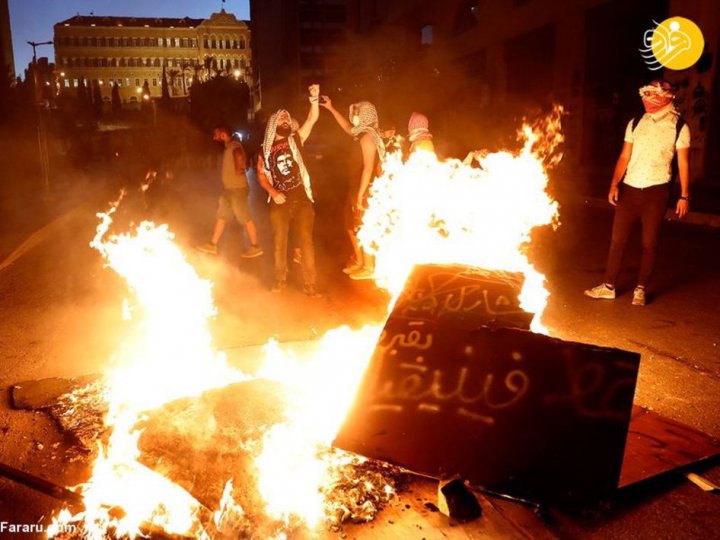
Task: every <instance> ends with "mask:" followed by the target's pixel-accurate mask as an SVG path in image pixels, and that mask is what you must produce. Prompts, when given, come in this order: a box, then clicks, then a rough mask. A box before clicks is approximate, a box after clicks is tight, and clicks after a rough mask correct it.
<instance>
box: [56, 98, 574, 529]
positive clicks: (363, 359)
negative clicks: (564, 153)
mask: <svg viewBox="0 0 720 540" xmlns="http://www.w3.org/2000/svg"><path fill="white" fill-rule="evenodd" d="M559 117H560V111H557V110H556V112H555V114H554V116H552V117H551V118H550V120H548V121H546V122H544V123H543V124H542V125H537V126H535V129H533V128H531V127H530V126H524V128H523V130H522V132H521V135H522V137H523V139H524V145H523V148H522V150H521V151H520V152H518V153H517V154H513V153H511V152H496V153H490V154H485V155H484V156H483V157H482V158H481V159H480V160H479V163H480V165H481V167H480V168H473V167H471V166H469V165H465V164H463V163H462V162H460V161H458V160H447V161H440V160H438V159H437V158H436V157H435V156H434V155H433V154H430V153H426V152H417V153H415V154H414V155H413V156H411V157H410V159H409V160H408V161H407V162H403V161H402V159H401V156H400V155H399V154H398V153H393V154H389V155H388V156H387V157H386V160H385V162H384V163H383V166H384V173H383V175H382V176H381V177H380V178H378V179H376V181H375V182H374V184H373V186H372V189H371V198H370V201H369V208H368V210H367V212H366V214H365V216H364V221H363V226H362V228H361V230H360V232H359V238H360V241H361V243H362V244H363V245H364V246H365V247H366V249H368V250H369V251H370V252H372V253H374V254H375V255H376V281H377V284H378V285H379V286H381V287H383V288H385V289H387V290H388V291H389V292H390V293H391V295H392V296H393V298H395V297H396V296H397V295H398V294H399V292H400V291H401V289H402V287H403V285H404V283H405V280H406V278H407V276H408V275H409V273H410V271H411V270H412V268H413V266H414V265H416V264H422V263H436V264H437V263H439V264H443V263H446V264H453V263H454V264H458V263H460V264H467V265H474V266H479V267H483V268H488V269H496V270H507V271H519V272H522V273H523V274H524V275H525V284H524V288H523V291H522V296H521V304H522V306H523V308H524V309H526V310H527V311H530V312H533V313H535V314H536V318H535V320H534V322H533V328H534V329H536V330H537V329H540V330H542V325H541V322H540V317H541V315H542V312H543V309H544V307H545V304H546V302H547V298H548V293H547V291H546V289H545V287H544V276H543V275H542V274H540V273H539V272H538V271H537V270H536V269H535V268H534V266H533V265H532V264H531V263H530V262H529V261H528V259H527V256H526V246H527V244H528V243H529V241H530V233H531V231H532V229H533V228H534V227H537V226H542V225H548V224H551V223H553V222H554V221H555V220H556V218H557V203H555V202H554V201H552V199H551V198H550V196H549V195H548V194H547V192H546V187H547V183H548V177H547V174H546V172H545V168H544V167H545V166H550V165H553V164H554V163H555V162H556V160H557V159H559V158H558V154H556V153H555V151H554V150H555V146H556V145H557V143H558V142H560V141H561V140H562V137H561V134H560V132H559ZM117 204H119V201H118V203H115V204H114V205H113V207H112V208H111V210H110V211H109V212H107V213H105V214H98V217H99V218H100V220H101V222H100V225H99V226H98V229H97V234H96V236H95V238H94V239H93V241H92V242H91V246H92V247H93V248H95V249H96V250H98V251H99V252H100V254H101V255H102V256H103V258H104V259H105V260H106V262H107V266H109V267H110V268H112V269H113V270H114V271H115V272H117V273H118V274H119V275H120V276H122V278H123V279H124V280H125V281H126V282H127V285H128V287H129V289H130V290H131V291H132V293H133V296H134V299H135V300H134V301H133V302H130V301H125V302H124V303H123V314H124V317H125V318H126V319H129V320H130V321H131V322H132V323H133V324H135V325H137V327H138V329H139V332H138V334H137V335H136V336H135V337H133V338H132V339H128V340H127V341H126V342H125V343H123V344H122V346H121V348H120V350H119V351H117V354H116V355H115V358H114V361H113V366H112V368H111V369H109V370H108V372H107V373H106V376H105V379H104V381H103V383H102V388H103V398H104V399H105V400H106V401H107V404H108V413H107V416H106V418H105V425H106V427H108V428H109V430H110V431H111V435H110V437H109V440H107V442H106V443H103V444H101V445H99V451H98V456H97V458H96V461H95V463H94V467H93V472H92V476H91V479H90V480H89V481H88V482H87V483H86V484H84V485H82V486H80V490H81V493H82V495H83V498H84V502H85V510H84V511H83V512H81V513H79V514H77V515H71V514H70V513H69V512H67V511H63V512H62V513H60V514H59V515H58V516H57V517H56V518H55V519H54V522H53V526H52V528H51V529H50V536H52V535H53V532H56V533H57V532H58V531H62V530H63V525H66V524H68V523H82V528H83V535H84V536H85V537H88V538H103V537H105V536H106V535H108V534H111V535H114V536H116V537H121V536H127V537H130V538H133V537H135V536H137V535H139V534H141V533H142V530H143V529H144V528H147V527H156V528H158V529H160V530H163V531H165V532H168V533H174V534H183V535H189V536H195V537H207V536H211V534H209V533H208V529H207V527H206V525H207V524H208V523H209V524H210V525H212V528H214V530H216V531H220V530H223V529H226V528H228V527H229V528H230V529H232V527H233V524H234V523H240V522H242V520H243V519H244V516H245V515H246V513H247V512H248V511H249V510H248V509H244V508H242V507H241V506H240V505H239V504H238V503H237V502H236V501H235V499H234V497H233V489H234V488H233V484H232V479H228V483H227V484H226V486H225V491H224V494H223V497H222V500H221V502H220V507H219V508H217V509H209V510H210V512H206V510H208V509H204V508H203V507H201V505H200V503H198V502H197V501H196V500H195V499H194V498H193V497H192V496H191V495H189V494H188V493H187V492H186V491H184V490H183V489H182V488H181V487H179V486H178V485H176V484H174V483H173V482H172V481H171V480H169V479H167V478H164V477H162V476H161V475H159V474H157V473H155V472H153V471H151V470H150V469H148V468H146V467H144V466H143V465H141V464H140V463H139V462H138V458H139V457H140V451H139V450H138V446H137V442H138V438H139V435H140V433H139V432H138V431H137V429H136V427H135V426H136V425H137V423H138V420H139V419H140V418H141V417H142V416H143V414H144V413H145V412H146V411H149V410H151V409H153V408H156V407H159V406H161V405H163V404H165V403H168V402H170V401H173V400H176V399H179V398H183V397H191V396H197V395H200V394H201V393H203V392H205V391H207V390H210V389H213V388H219V387H223V386H225V385H228V384H230V383H234V382H239V381H243V380H248V379H250V378H252V377H257V378H264V379H269V380H272V381H276V382H279V383H281V384H282V387H283V389H284V390H283V391H284V392H285V394H286V396H283V397H284V398H286V401H287V403H288V406H287V408H286V410H285V418H284V420H283V421H282V422H281V423H278V424H276V425H273V426H267V429H266V430H265V432H264V436H263V440H262V447H261V449H260V450H259V451H258V454H257V456H256V458H255V462H254V465H255V467H256V468H257V473H258V474H257V478H258V485H257V486H250V488H253V489H257V491H258V493H259V494H260V495H261V497H262V499H263V501H264V505H265V508H264V509H262V511H263V512H264V513H265V515H266V517H267V518H269V519H270V520H272V521H273V522H274V523H276V524H277V526H275V528H274V529H273V530H272V531H271V533H270V534H271V535H272V536H274V537H276V538H283V537H285V534H286V532H287V531H288V529H291V528H294V527H295V526H298V525H304V526H307V527H309V528H314V527H317V526H319V525H320V524H322V523H323V522H325V523H329V524H330V525H331V526H332V525H337V524H338V523H339V522H340V521H342V520H343V519H346V518H348V517H351V518H352V519H356V520H359V521H361V520H369V519H372V517H373V516H374V515H375V513H376V512H377V510H378V508H380V507H381V506H382V504H383V503H384V502H386V501H387V500H389V498H391V497H392V496H393V494H394V493H395V486H394V484H393V483H392V482H391V481H388V476H387V475H385V474H384V473H385V472H386V471H381V470H379V469H377V468H375V469H373V465H372V464H368V463H369V462H364V460H363V459H362V458H359V457H358V456H354V455H351V454H348V453H346V452H341V451H338V450H334V449H332V448H331V444H332V441H333V439H334V437H335V435H336V433H337V431H338V429H339V427H340V425H341V423H342V421H343V419H344V417H345V415H346V412H347V410H348V409H349V407H350V406H351V404H352V401H353V399H354V395H355V392H356V389H357V385H358V384H359V382H360V380H361V379H362V376H363V373H364V370H365V369H366V367H367V364H368V362H369V360H370V358H371V356H372V351H373V349H374V347H375V343H376V342H377V340H378V337H379V335H380V333H381V330H382V325H381V324H376V325H368V326H365V327H364V328H361V329H359V330H351V329H350V328H348V327H341V328H337V329H335V330H331V331H329V332H328V333H327V334H326V335H325V336H324V337H323V338H322V339H321V340H319V341H318V342H317V343H316V345H315V348H314V349H313V351H312V352H311V353H309V354H306V355H298V354H297V353H296V352H294V351H293V350H292V348H290V347H281V346H280V345H279V344H278V343H276V342H274V341H271V342H270V343H268V344H267V345H266V346H265V348H264V352H265V363H264V365H263V366H262V367H261V369H260V370H259V372H258V373H256V374H254V375H252V376H251V375H247V374H244V373H242V372H240V371H238V370H235V369H232V368H231V367H229V366H228V364H227V362H226V359H225V357H224V355H222V354H221V353H218V352H217V351H216V350H215V349H214V347H213V344H212V338H211V335H210V333H209V331H208V320H209V319H210V318H211V317H212V316H214V314H215V307H214V304H213V300H212V284H211V283H210V282H208V281H206V280H203V279H201V278H200V277H199V276H198V275H197V274H196V272H195V270H194V269H193V268H192V266H191V265H190V264H189V263H188V262H187V260H186V259H185V257H184V256H183V254H182V252H181V250H180V249H179V248H178V247H177V245H176V244H175V243H174V242H173V235H172V234H171V233H170V231H169V230H168V227H167V225H160V226H156V225H154V224H152V223H149V222H143V223H141V224H140V225H139V226H138V227H137V228H136V229H135V231H134V232H133V233H132V234H119V235H108V230H109V228H110V225H111V223H112V216H113V214H114V212H115V210H116V208H117ZM391 306H392V302H391V304H390V306H389V309H390V308H391ZM258 427H261V426H258ZM360 471H362V472H360ZM244 487H245V488H247V487H248V486H244ZM349 493H351V494H352V495H348V494H349ZM213 510H214V513H213V512H212V511H213ZM201 514H204V518H201ZM246 524H247V522H246Z"/></svg>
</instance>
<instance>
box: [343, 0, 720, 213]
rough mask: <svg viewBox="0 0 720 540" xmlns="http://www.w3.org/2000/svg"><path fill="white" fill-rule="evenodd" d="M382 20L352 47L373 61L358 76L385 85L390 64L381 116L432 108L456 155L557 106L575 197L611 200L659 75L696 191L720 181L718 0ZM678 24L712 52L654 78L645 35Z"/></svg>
mask: <svg viewBox="0 0 720 540" xmlns="http://www.w3.org/2000/svg"><path fill="white" fill-rule="evenodd" d="M385 10H386V13H385V17H384V20H383V22H382V24H381V25H378V27H377V28H376V29H375V31H374V33H373V36H372V39H371V40H369V41H365V42H358V43H357V45H356V46H355V47H354V49H355V50H356V52H357V54H358V55H359V57H364V58H365V59H366V61H365V63H364V65H359V69H358V71H357V78H358V79H361V80H373V79H378V77H379V78H382V77H383V76H384V74H383V72H382V63H383V62H386V63H387V60H388V59H389V60H392V62H391V63H392V73H390V76H391V78H392V82H391V83H390V84H389V85H388V88H389V91H388V92H387V94H386V95H385V96H383V99H384V100H385V103H384V105H385V107H384V111H390V112H392V111H395V110H400V111H403V115H406V114H407V112H408V111H404V110H403V107H408V106H414V107H416V108H423V107H424V108H425V112H427V113H429V115H430V116H431V120H432V121H434V125H435V126H436V127H444V128H445V129H444V130H443V131H444V132H447V133H448V135H449V137H448V139H451V138H452V139H453V140H456V141H457V140H462V144H460V145H458V146H463V145H464V146H465V148H453V149H452V151H453V154H455V155H462V150H463V149H464V150H467V149H469V148H471V147H472V146H473V145H478V144H479V145H488V146H487V147H492V146H493V145H495V144H497V143H498V141H500V140H502V139H501V137H502V136H503V133H504V132H507V130H508V129H509V128H510V127H511V126H513V125H517V123H518V122H520V121H521V119H522V117H523V116H525V115H531V114H532V113H533V112H534V111H538V110H542V109H547V108H548V106H549V105H550V104H551V103H553V102H556V103H560V104H563V105H564V106H565V109H566V110H567V111H568V112H569V114H568V115H567V116H566V117H565V118H564V120H563V127H564V132H565V135H566V137H565V145H564V150H565V158H564V160H563V166H564V167H565V169H566V170H567V171H571V172H568V173H567V174H566V176H567V180H568V182H569V183H572V188H571V189H581V190H584V191H585V192H586V193H588V194H595V195H604V193H605V192H606V190H607V183H608V182H609V178H610V175H611V174H612V167H613V166H614V164H615V161H616V159H617V156H618V154H619V152H620V149H621V147H622V142H623V135H624V129H625V126H626V125H627V123H628V121H629V120H630V119H631V118H633V117H635V116H636V115H638V114H642V106H641V103H640V100H639V96H638V87H639V86H641V85H642V84H646V83H647V82H648V81H650V80H651V79H653V78H657V77H658V76H661V77H665V78H667V79H670V80H672V81H673V82H675V83H677V84H678V86H679V88H680V91H679V95H678V106H679V108H680V110H681V112H682V114H683V116H684V117H685V119H686V121H687V122H688V124H689V125H690V127H691V129H692V131H693V142H692V147H691V152H690V159H691V171H692V176H693V178H694V179H695V180H696V182H697V185H696V187H697V188H698V189H702V186H703V185H710V183H712V182H714V181H715V180H714V179H715V178H718V179H720V157H718V156H720V154H718V153H717V152H712V151H710V149H711V148H713V147H714V146H715V147H716V146H717V145H718V144H720V107H719V106H718V105H720V88H719V87H718V86H719V85H718V81H720V61H719V59H718V55H717V54H716V53H715V54H714V49H715V48H716V47H717V44H718V43H720V41H719V39H720V18H718V17H717V2H716V1H715V0H693V1H692V2H689V1H686V0H655V1H653V2H645V1H643V0H576V1H570V0H567V1H565V2H559V1H556V0H497V1H492V2H490V1H483V0H456V1H451V2H437V1H434V0H387V2H386V4H385ZM676 15H679V16H683V17H687V18H689V19H691V20H693V21H695V22H696V23H697V24H698V25H699V26H700V27H701V29H702V31H703V33H704V36H705V44H706V45H705V46H706V48H705V51H706V54H705V55H704V56H703V57H702V58H701V60H700V61H698V63H697V64H696V65H695V66H692V67H691V68H688V69H686V70H682V71H673V70H665V71H664V73H663V72H653V71H650V70H649V69H648V67H647V66H646V65H645V63H644V62H643V60H642V58H641V56H640V52H639V51H638V49H640V48H641V47H642V46H643V43H642V38H643V35H644V32H645V31H646V30H647V29H649V28H651V27H652V26H654V23H653V21H662V20H664V19H665V18H667V17H670V16H676ZM378 46H379V47H381V49H380V50H384V51H386V52H385V53H384V54H379V53H378V51H379V49H378ZM381 105H382V103H381ZM440 139H442V138H440ZM439 144H442V140H440V141H439ZM476 147H477V146H476ZM582 183H585V184H586V185H584V186H582V185H579V184H582ZM700 198H701V197H698V199H700ZM697 204H698V205H699V204H700V202H698V203H697Z"/></svg>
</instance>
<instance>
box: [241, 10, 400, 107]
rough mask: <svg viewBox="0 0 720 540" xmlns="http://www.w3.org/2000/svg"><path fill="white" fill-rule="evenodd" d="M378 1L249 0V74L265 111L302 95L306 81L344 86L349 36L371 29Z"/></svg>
mask: <svg viewBox="0 0 720 540" xmlns="http://www.w3.org/2000/svg"><path fill="white" fill-rule="evenodd" d="M385 4H386V2H383V1H382V0H250V19H251V24H252V28H253V33H254V36H255V37H254V39H253V62H254V72H255V73H257V74H258V78H259V80H260V85H261V91H262V99H263V102H264V103H265V104H266V105H267V106H268V108H269V109H270V110H273V109H276V108H278V107H288V106H291V105H292V104H293V103H295V102H297V101H298V100H302V99H304V96H305V93H306V88H307V86H308V85H309V84H311V83H320V84H321V85H323V87H324V88H325V89H326V90H327V91H328V92H329V93H334V92H333V91H334V90H337V89H338V88H340V87H343V86H344V85H345V79H346V72H347V69H346V67H347V62H346V59H347V58H349V57H352V56H353V51H352V48H353V42H354V37H355V36H358V35H361V34H363V33H366V32H368V31H369V30H371V29H373V28H375V27H376V26H377V25H378V24H379V22H380V20H381V18H380V13H382V12H383V10H384V6H385Z"/></svg>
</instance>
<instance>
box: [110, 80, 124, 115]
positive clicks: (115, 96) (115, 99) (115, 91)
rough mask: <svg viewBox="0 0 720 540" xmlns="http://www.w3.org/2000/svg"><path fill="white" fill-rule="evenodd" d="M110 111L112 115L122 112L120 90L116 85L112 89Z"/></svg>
mask: <svg viewBox="0 0 720 540" xmlns="http://www.w3.org/2000/svg"><path fill="white" fill-rule="evenodd" d="M111 99H112V111H113V112H114V113H117V112H120V110H122V100H121V99H120V88H119V87H118V85H117V84H113V87H112V98H111Z"/></svg>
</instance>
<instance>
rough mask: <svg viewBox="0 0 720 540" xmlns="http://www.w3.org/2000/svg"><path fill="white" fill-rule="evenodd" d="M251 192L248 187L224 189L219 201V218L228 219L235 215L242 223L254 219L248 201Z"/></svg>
mask: <svg viewBox="0 0 720 540" xmlns="http://www.w3.org/2000/svg"><path fill="white" fill-rule="evenodd" d="M249 194H250V190H249V189H248V188H238V189H226V190H225V191H223V193H222V195H220V200H219V201H218V211H217V218H218V219H224V220H225V221H228V220H231V219H232V218H233V216H235V219H237V221H238V223H240V224H242V225H244V224H245V223H247V222H248V221H252V215H251V214H250V205H249V203H248V195H249Z"/></svg>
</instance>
